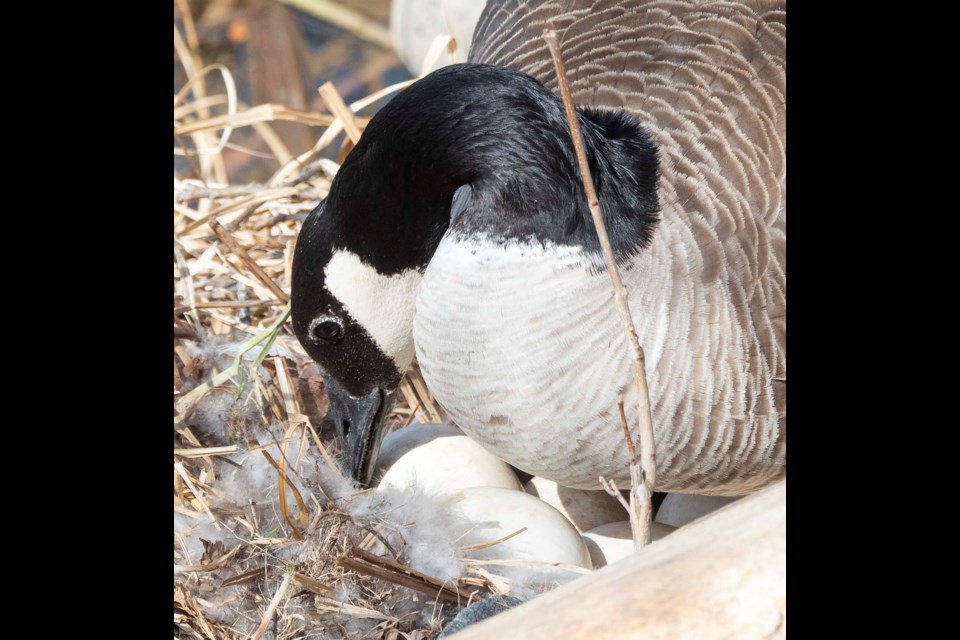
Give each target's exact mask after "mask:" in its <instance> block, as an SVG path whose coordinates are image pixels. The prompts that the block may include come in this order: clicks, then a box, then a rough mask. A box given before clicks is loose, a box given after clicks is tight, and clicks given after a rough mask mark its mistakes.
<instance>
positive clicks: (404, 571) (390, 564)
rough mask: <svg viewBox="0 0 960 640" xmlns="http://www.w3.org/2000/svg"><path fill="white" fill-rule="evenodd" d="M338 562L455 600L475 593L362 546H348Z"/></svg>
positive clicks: (464, 600)
mask: <svg viewBox="0 0 960 640" xmlns="http://www.w3.org/2000/svg"><path fill="white" fill-rule="evenodd" d="M337 564H338V565H340V566H341V567H343V568H345V569H350V570H351V571H356V572H357V573H362V574H365V575H369V576H374V577H376V578H380V579H381V580H386V581H387V582H392V583H393V584H399V585H402V586H404V587H409V588H410V589H414V590H416V591H420V592H421V593H426V594H428V595H430V596H432V597H434V598H440V599H442V600H446V601H447V602H452V603H454V604H462V603H465V602H467V601H469V600H470V598H471V596H473V595H474V594H471V593H470V592H468V591H465V590H464V589H461V588H460V587H458V586H456V585H450V584H446V583H444V582H441V581H440V580H437V579H436V578H431V577H430V576H428V575H426V574H424V573H420V572H419V571H417V570H416V569H413V568H411V567H408V566H407V565H405V564H403V563H401V562H397V561H396V560H390V559H389V558H381V557H380V556H375V555H373V554H372V553H368V552H366V551H363V550H362V549H357V548H353V549H351V550H350V555H349V556H344V557H342V558H339V559H338V560H337Z"/></svg>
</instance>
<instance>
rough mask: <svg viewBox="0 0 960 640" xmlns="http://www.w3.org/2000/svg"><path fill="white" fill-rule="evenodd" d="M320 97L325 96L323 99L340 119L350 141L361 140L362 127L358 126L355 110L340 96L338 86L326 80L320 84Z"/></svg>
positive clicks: (356, 141)
mask: <svg viewBox="0 0 960 640" xmlns="http://www.w3.org/2000/svg"><path fill="white" fill-rule="evenodd" d="M320 97H321V98H323V101H324V102H325V103H326V105H327V107H328V108H329V109H330V113H332V114H333V115H335V116H336V117H337V119H338V120H340V123H341V124H342V125H343V128H344V130H345V131H346V132H347V135H348V136H349V137H350V141H351V142H353V144H357V143H358V142H360V127H358V126H357V121H356V120H355V117H354V115H353V111H351V110H350V108H349V107H347V105H346V104H345V103H344V101H343V98H342V97H340V92H339V91H337V88H336V87H335V86H333V83H332V82H324V83H323V84H322V85H321V86H320Z"/></svg>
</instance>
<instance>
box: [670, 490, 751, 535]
mask: <svg viewBox="0 0 960 640" xmlns="http://www.w3.org/2000/svg"><path fill="white" fill-rule="evenodd" d="M736 499H737V498H724V497H721V496H695V495H693V494H689V493H668V494H667V497H666V498H664V499H663V503H662V504H661V505H660V509H658V510H657V517H656V518H654V520H655V521H657V522H662V523H663V524H668V525H670V526H671V527H682V526H683V525H685V524H687V523H688V522H693V521H694V520H696V519H697V518H701V517H703V516H705V515H707V514H708V513H710V512H711V511H716V510H717V509H719V508H720V507H724V506H726V505H728V504H730V503H731V502H733V501H734V500H736Z"/></svg>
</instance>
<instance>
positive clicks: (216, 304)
mask: <svg viewBox="0 0 960 640" xmlns="http://www.w3.org/2000/svg"><path fill="white" fill-rule="evenodd" d="M283 304H286V302H284V301H283V300H214V301H211V302H202V301H198V302H195V303H193V304H192V305H189V304H185V305H182V306H181V307H174V313H176V310H177V309H181V308H182V309H239V308H243V307H279V306H280V305H283Z"/></svg>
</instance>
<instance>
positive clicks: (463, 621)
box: [437, 596, 523, 638]
mask: <svg viewBox="0 0 960 640" xmlns="http://www.w3.org/2000/svg"><path fill="white" fill-rule="evenodd" d="M521 604H523V601H522V600H520V599H519V598H514V597H512V596H490V597H489V598H487V599H485V600H481V601H480V602H474V603H473V604H471V605H470V606H469V607H464V608H463V609H461V610H460V612H459V613H457V615H456V617H455V618H454V619H453V620H451V621H450V624H448V625H447V626H446V627H445V628H444V630H443V632H442V633H441V634H440V635H439V636H437V637H438V638H449V637H450V636H452V635H453V634H455V633H456V632H458V631H461V630H463V629H465V628H467V627H469V626H470V625H472V624H474V623H477V622H480V621H481V620H486V619H487V618H492V617H493V616H495V615H497V614H498V613H503V612H504V611H506V610H508V609H513V608H514V607H516V606H518V605H521Z"/></svg>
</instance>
